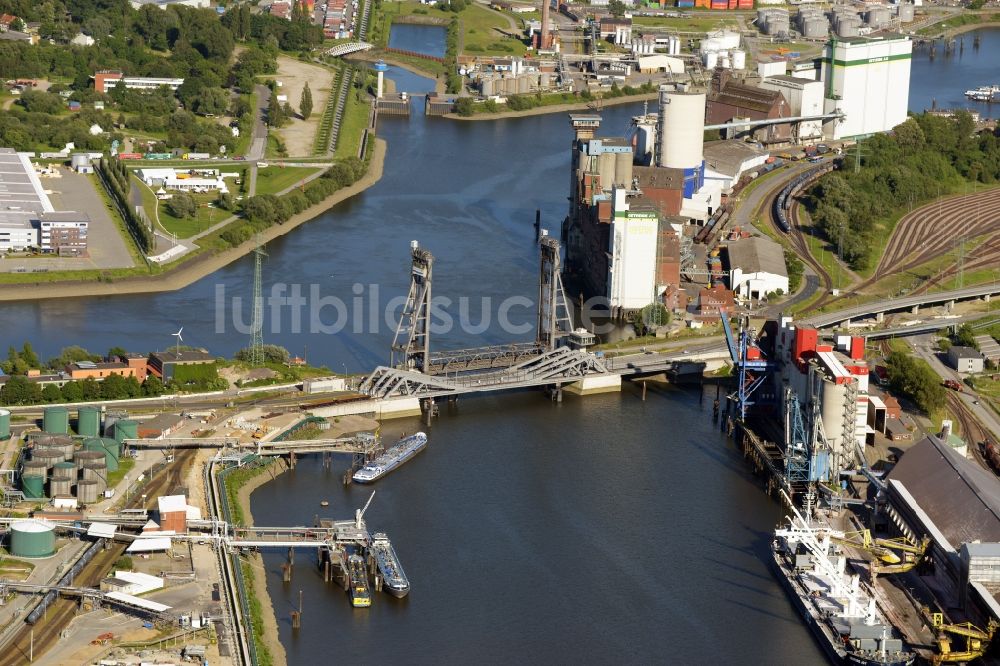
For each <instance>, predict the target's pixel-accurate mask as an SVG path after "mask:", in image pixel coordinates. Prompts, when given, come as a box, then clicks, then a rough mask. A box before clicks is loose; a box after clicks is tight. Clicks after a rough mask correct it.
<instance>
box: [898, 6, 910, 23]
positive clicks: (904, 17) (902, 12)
mask: <svg viewBox="0 0 1000 666" xmlns="http://www.w3.org/2000/svg"><path fill="white" fill-rule="evenodd" d="M897 13H898V14H899V21H900V22H901V23H909V22H910V21H912V20H913V5H911V4H904V3H900V4H899V5H898V6H897Z"/></svg>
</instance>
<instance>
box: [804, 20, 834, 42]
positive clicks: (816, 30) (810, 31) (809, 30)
mask: <svg viewBox="0 0 1000 666" xmlns="http://www.w3.org/2000/svg"><path fill="white" fill-rule="evenodd" d="M828 30H829V24H828V23H827V22H826V19H825V18H810V19H807V20H806V21H805V24H804V25H803V26H802V36H803V37H810V38H813V39H819V38H823V37H826V35H827V32H828Z"/></svg>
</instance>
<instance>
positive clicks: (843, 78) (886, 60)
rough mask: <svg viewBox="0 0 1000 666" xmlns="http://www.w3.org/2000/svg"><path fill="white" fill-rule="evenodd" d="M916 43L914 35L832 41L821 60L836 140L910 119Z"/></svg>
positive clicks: (828, 131) (830, 130) (829, 130)
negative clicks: (834, 117)
mask: <svg viewBox="0 0 1000 666" xmlns="http://www.w3.org/2000/svg"><path fill="white" fill-rule="evenodd" d="M912 56H913V42H911V41H910V39H909V37H904V36H900V35H887V36H883V37H855V38H851V39H845V40H833V41H831V42H830V43H828V44H827V45H826V48H825V50H824V53H823V58H822V62H821V68H822V69H821V78H822V81H823V85H824V94H825V102H824V106H825V111H826V112H827V113H831V112H833V111H836V110H840V111H842V112H843V113H844V115H845V116H846V117H845V118H844V119H843V120H833V121H830V122H828V123H827V125H826V127H825V128H824V134H825V135H826V136H828V137H830V138H832V139H834V140H837V139H847V138H852V137H862V136H868V135H870V134H875V133H877V132H886V131H889V130H891V129H892V128H893V127H895V126H896V125H899V124H900V123H902V122H904V121H905V120H906V110H907V105H908V104H909V97H910V64H911V61H912Z"/></svg>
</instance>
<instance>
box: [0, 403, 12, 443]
mask: <svg viewBox="0 0 1000 666" xmlns="http://www.w3.org/2000/svg"><path fill="white" fill-rule="evenodd" d="M9 437H10V410H8V409H0V439H8V438H9Z"/></svg>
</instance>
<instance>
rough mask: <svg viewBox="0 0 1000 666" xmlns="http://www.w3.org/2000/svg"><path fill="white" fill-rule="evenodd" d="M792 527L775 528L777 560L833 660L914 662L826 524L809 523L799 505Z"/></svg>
mask: <svg viewBox="0 0 1000 666" xmlns="http://www.w3.org/2000/svg"><path fill="white" fill-rule="evenodd" d="M793 511H794V514H795V515H794V516H793V517H790V518H789V526H788V527H784V528H779V529H777V530H776V531H775V538H774V542H773V543H772V556H773V560H772V561H773V564H774V566H775V568H776V569H777V574H778V577H779V579H780V580H781V582H782V584H783V585H784V587H785V590H786V591H787V592H788V596H789V597H790V598H791V600H792V603H793V604H794V605H795V607H796V608H797V609H798V611H799V613H801V614H802V617H803V619H805V621H806V624H808V625H809V628H810V629H811V630H812V632H813V634H814V635H815V636H816V639H817V640H818V641H819V643H820V645H821V646H822V648H823V651H824V652H826V654H827V656H828V657H829V658H830V660H831V661H832V662H833V663H834V664H851V665H855V666H910V664H913V662H914V660H915V659H916V655H915V654H914V653H913V652H912V651H910V650H908V649H906V648H905V647H904V644H903V641H902V639H900V638H898V637H897V635H896V633H895V630H894V628H893V626H892V625H891V624H890V623H889V622H888V621H887V620H886V619H885V618H884V617H883V616H882V614H881V613H880V611H879V610H878V608H877V606H876V604H875V597H874V595H873V594H872V592H871V590H869V589H868V587H867V586H866V585H865V584H864V583H862V582H861V579H860V577H859V576H857V575H856V574H850V573H848V572H847V557H846V555H844V554H840V553H836V552H835V546H834V545H833V543H832V541H831V539H830V536H831V533H834V532H835V531H834V530H831V529H830V528H829V527H827V526H823V525H816V524H811V523H810V522H809V521H807V520H806V519H805V518H803V517H802V515H801V514H800V513H799V512H798V511H797V510H795V509H793Z"/></svg>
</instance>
